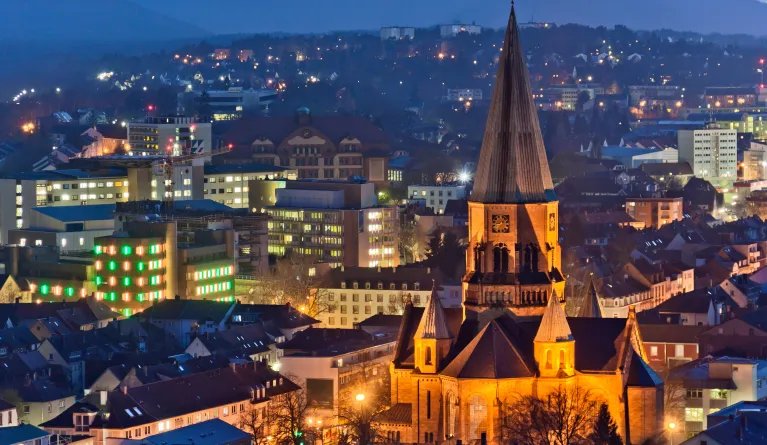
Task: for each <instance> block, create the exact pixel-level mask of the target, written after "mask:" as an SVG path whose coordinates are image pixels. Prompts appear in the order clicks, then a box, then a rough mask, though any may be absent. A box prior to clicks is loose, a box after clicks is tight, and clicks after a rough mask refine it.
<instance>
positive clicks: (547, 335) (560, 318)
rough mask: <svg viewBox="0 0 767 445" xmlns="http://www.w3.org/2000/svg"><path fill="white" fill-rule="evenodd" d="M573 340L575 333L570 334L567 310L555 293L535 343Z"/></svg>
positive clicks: (542, 320) (536, 335)
mask: <svg viewBox="0 0 767 445" xmlns="http://www.w3.org/2000/svg"><path fill="white" fill-rule="evenodd" d="M572 339H573V333H572V332H570V326H569V325H568V324H567V316H566V315H565V310H564V309H563V308H562V303H561V302H560V300H559V297H558V296H557V295H556V293H555V294H554V295H553V297H552V298H549V304H548V305H547V306H546V310H545V311H544V312H543V318H541V324H540V326H538V332H537V333H536V334H535V341H540V342H551V343H553V342H560V341H570V340H572Z"/></svg>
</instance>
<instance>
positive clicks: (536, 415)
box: [500, 384, 599, 445]
mask: <svg viewBox="0 0 767 445" xmlns="http://www.w3.org/2000/svg"><path fill="white" fill-rule="evenodd" d="M598 408H599V403H598V402H597V401H596V399H595V397H594V396H593V394H592V393H591V392H590V391H588V390H586V389H584V388H582V387H580V386H578V385H577V384H576V385H573V386H566V385H560V386H559V387H557V388H555V389H554V390H553V391H551V392H550V393H549V394H547V395H545V396H544V397H543V398H538V397H535V396H520V397H518V398H517V399H516V400H511V401H508V402H507V403H505V404H504V408H503V412H502V414H501V416H502V417H501V419H500V422H501V428H500V435H501V438H500V439H501V441H502V442H504V443H516V444H518V445H578V444H583V445H586V444H587V443H588V437H589V435H590V434H591V432H592V429H593V426H594V422H595V420H596V419H597V413H598Z"/></svg>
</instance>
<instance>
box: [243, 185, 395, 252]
mask: <svg viewBox="0 0 767 445" xmlns="http://www.w3.org/2000/svg"><path fill="white" fill-rule="evenodd" d="M250 205H251V207H253V208H256V209H258V208H265V209H266V213H267V214H268V215H269V217H270V221H269V253H270V254H274V255H277V256H280V257H281V256H286V255H301V256H306V257H311V258H314V259H317V260H319V261H321V262H326V263H330V264H332V265H333V266H334V267H336V266H341V265H343V266H360V267H376V266H381V267H395V266H397V265H399V246H398V243H397V233H398V225H397V221H398V215H399V209H398V208H397V207H396V206H378V205H377V197H376V194H375V188H374V185H373V184H372V183H369V182H365V181H364V180H362V181H287V182H285V181H251V182H250Z"/></svg>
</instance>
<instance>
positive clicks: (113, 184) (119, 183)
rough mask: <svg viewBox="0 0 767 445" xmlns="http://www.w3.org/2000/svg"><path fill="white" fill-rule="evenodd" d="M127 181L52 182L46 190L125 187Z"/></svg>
mask: <svg viewBox="0 0 767 445" xmlns="http://www.w3.org/2000/svg"><path fill="white" fill-rule="evenodd" d="M127 186H128V181H114V182H112V181H109V182H81V183H75V184H62V183H54V184H52V185H49V186H48V187H47V189H48V191H49V192H50V191H51V190H61V189H64V190H69V189H70V188H71V189H72V190H76V189H79V188H80V189H87V188H92V189H94V188H104V187H127Z"/></svg>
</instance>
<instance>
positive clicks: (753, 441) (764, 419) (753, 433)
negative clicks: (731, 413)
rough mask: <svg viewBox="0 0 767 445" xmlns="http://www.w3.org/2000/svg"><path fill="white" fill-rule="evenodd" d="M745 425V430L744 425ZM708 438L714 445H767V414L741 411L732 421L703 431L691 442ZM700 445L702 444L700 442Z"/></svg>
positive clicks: (726, 421) (728, 420)
mask: <svg viewBox="0 0 767 445" xmlns="http://www.w3.org/2000/svg"><path fill="white" fill-rule="evenodd" d="M744 424H745V426H746V427H745V428H743V425H744ZM706 436H708V437H710V438H711V439H712V442H713V443H721V444H731V443H737V444H743V445H761V444H763V443H767V413H765V412H763V411H741V412H740V413H738V415H737V416H735V417H734V418H733V419H732V420H730V419H729V418H728V419H727V420H725V421H724V422H722V423H719V424H717V425H714V426H712V427H710V428H709V429H707V430H705V431H702V432H701V433H699V434H698V435H697V436H694V437H693V438H692V439H691V440H697V439H703V440H705V437H706ZM698 443H702V441H701V442H698Z"/></svg>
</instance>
